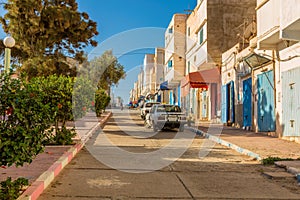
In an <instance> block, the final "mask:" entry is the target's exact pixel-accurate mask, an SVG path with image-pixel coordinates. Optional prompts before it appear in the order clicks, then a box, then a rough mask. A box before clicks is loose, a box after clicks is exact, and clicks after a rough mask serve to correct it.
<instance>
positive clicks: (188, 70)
mask: <svg viewBox="0 0 300 200" xmlns="http://www.w3.org/2000/svg"><path fill="white" fill-rule="evenodd" d="M187 66H188V68H187V73H188V74H189V73H190V72H191V62H190V61H188V64H187Z"/></svg>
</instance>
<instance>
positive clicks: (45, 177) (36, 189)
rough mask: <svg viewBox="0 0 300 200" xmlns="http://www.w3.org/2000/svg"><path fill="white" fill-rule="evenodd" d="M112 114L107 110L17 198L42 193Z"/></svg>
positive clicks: (28, 198)
mask: <svg viewBox="0 0 300 200" xmlns="http://www.w3.org/2000/svg"><path fill="white" fill-rule="evenodd" d="M111 116H112V113H111V112H109V114H108V115H107V116H105V118H104V119H102V120H101V121H100V122H99V123H98V124H97V125H96V126H94V127H93V128H92V129H91V130H90V131H89V132H88V133H87V135H86V137H85V138H84V140H83V141H82V142H80V143H78V144H75V145H74V146H72V147H71V148H70V149H69V150H68V151H67V152H66V153H64V154H63V155H62V156H61V157H60V158H59V159H58V160H57V161H56V162H55V163H53V164H52V165H51V167H49V169H48V170H47V171H45V172H44V173H43V174H41V175H40V176H39V177H38V178H37V179H36V180H35V181H34V182H33V183H32V184H31V185H30V186H29V187H28V188H27V189H26V191H25V192H24V193H23V194H22V195H21V196H20V197H19V198H18V200H36V199H38V197H39V196H40V195H41V194H42V193H43V191H44V190H45V189H46V188H47V187H48V186H49V185H50V184H51V182H52V181H53V180H54V178H55V177H56V176H58V174H59V173H60V172H61V171H62V170H63V168H64V167H65V166H67V165H68V164H69V163H70V162H71V160H72V159H73V158H74V157H75V156H76V155H77V153H78V152H79V151H80V150H81V149H82V148H83V147H84V144H85V143H86V142H87V140H88V139H89V137H90V136H91V135H93V134H94V133H95V132H96V131H97V130H98V129H99V127H103V126H104V125H105V123H106V121H107V120H108V119H109V118H110V117H111Z"/></svg>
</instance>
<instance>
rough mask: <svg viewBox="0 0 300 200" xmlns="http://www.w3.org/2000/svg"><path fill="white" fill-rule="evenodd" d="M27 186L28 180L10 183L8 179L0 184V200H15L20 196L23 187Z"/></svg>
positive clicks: (20, 179) (9, 178) (10, 180)
mask: <svg viewBox="0 0 300 200" xmlns="http://www.w3.org/2000/svg"><path fill="white" fill-rule="evenodd" d="M27 185H28V180H27V179H25V178H18V179H17V180H15V181H12V179H11V177H8V178H7V179H6V181H3V182H1V183H0V186H1V187H0V199H5V200H15V199H17V198H18V197H19V196H20V192H21V191H22V188H23V187H24V186H27Z"/></svg>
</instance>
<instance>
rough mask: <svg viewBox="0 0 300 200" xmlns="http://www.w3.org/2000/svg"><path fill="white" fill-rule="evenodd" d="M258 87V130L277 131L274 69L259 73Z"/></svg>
mask: <svg viewBox="0 0 300 200" xmlns="http://www.w3.org/2000/svg"><path fill="white" fill-rule="evenodd" d="M257 89H258V91H257V94H258V101H257V113H258V116H257V122H258V130H259V131H261V132H272V131H275V128H276V127H275V106H274V81H273V71H272V70H271V71H268V72H264V73H262V74H259V75H258V77H257Z"/></svg>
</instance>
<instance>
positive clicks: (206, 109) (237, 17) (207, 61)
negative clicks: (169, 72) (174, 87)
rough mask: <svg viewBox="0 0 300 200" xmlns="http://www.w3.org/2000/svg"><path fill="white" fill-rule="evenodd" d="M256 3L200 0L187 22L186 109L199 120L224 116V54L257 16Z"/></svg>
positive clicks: (183, 91) (184, 93) (183, 90)
mask: <svg viewBox="0 0 300 200" xmlns="http://www.w3.org/2000/svg"><path fill="white" fill-rule="evenodd" d="M255 5H256V1H255V0H250V1H232V0H223V1H215V0H198V2H197V6H196V8H195V9H194V10H193V11H192V12H191V14H190V15H189V17H188V19H187V27H186V35H187V38H186V44H187V47H186V68H185V73H184V75H185V78H184V79H183V80H182V82H181V90H182V101H183V104H184V107H186V109H187V110H188V112H189V114H190V115H191V116H192V117H193V118H194V120H196V121H206V120H212V119H217V118H219V117H221V116H220V115H221V91H220V88H221V77H220V73H221V72H220V69H221V63H222V53H223V52H224V51H227V50H228V49H230V48H231V47H232V46H234V45H235V44H236V43H237V38H238V34H239V33H240V29H241V27H240V25H241V24H243V23H244V22H245V20H247V19H249V18H250V21H251V20H252V18H253V17H254V16H255Z"/></svg>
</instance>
